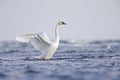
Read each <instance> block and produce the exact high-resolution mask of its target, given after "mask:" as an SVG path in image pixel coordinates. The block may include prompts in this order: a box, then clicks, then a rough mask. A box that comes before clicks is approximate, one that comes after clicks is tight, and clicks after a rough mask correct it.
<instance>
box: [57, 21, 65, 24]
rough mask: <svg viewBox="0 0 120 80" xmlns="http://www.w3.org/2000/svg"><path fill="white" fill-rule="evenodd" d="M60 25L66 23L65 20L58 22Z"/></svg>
mask: <svg viewBox="0 0 120 80" xmlns="http://www.w3.org/2000/svg"><path fill="white" fill-rule="evenodd" d="M58 25H66V23H65V22H63V21H59V22H58Z"/></svg>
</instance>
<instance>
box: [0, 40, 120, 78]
mask: <svg viewBox="0 0 120 80" xmlns="http://www.w3.org/2000/svg"><path fill="white" fill-rule="evenodd" d="M39 55H41V53H40V52H39V51H37V50H36V49H34V47H33V46H32V45H31V44H30V43H21V42H17V41H1V42H0V80H120V40H96V41H60V46H59V48H58V49H57V51H56V53H55V54H54V56H53V57H52V59H51V60H35V59H32V57H33V56H39Z"/></svg>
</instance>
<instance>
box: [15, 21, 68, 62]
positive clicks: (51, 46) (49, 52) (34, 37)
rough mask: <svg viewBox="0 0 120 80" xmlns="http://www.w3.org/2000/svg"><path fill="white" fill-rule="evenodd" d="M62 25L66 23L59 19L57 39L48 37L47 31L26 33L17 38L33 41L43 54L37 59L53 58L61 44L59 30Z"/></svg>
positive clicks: (56, 32) (56, 30) (56, 31)
mask: <svg viewBox="0 0 120 80" xmlns="http://www.w3.org/2000/svg"><path fill="white" fill-rule="evenodd" d="M61 25H66V23H64V22H63V21H59V22H58V23H57V25H56V27H55V40H54V41H51V40H49V39H48V37H47V35H46V33H45V32H40V33H33V34H26V35H22V36H17V37H16V40H18V41H21V42H31V44H32V45H33V46H34V47H35V48H36V49H37V50H40V51H41V52H42V54H41V56H39V57H35V58H36V59H45V60H46V59H51V57H52V56H53V54H54V53H55V51H56V49H57V48H58V45H59V32H58V28H59V26H61Z"/></svg>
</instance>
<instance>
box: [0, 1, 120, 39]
mask: <svg viewBox="0 0 120 80" xmlns="http://www.w3.org/2000/svg"><path fill="white" fill-rule="evenodd" d="M58 21H64V22H66V23H67V25H66V26H63V27H60V28H59V32H60V38H61V39H62V40H64V39H65V40H94V39H98V40H100V39H120V0H0V41H1V40H15V37H16V36H17V35H23V34H27V33H35V32H46V33H47V35H48V37H49V38H50V39H54V31H55V30H54V28H55V26H56V23H57V22H58Z"/></svg>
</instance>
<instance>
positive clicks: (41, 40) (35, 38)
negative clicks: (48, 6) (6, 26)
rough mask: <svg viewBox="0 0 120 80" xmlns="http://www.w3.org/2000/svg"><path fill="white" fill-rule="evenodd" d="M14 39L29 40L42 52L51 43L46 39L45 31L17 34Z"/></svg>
mask: <svg viewBox="0 0 120 80" xmlns="http://www.w3.org/2000/svg"><path fill="white" fill-rule="evenodd" d="M16 40H18V41H21V42H31V43H32V45H33V46H34V47H35V48H36V49H38V50H41V51H42V52H45V51H46V50H48V48H49V47H50V45H51V41H50V40H49V39H48V37H47V35H46V33H45V32H42V33H35V34H26V35H23V36H18V37H16Z"/></svg>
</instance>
